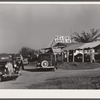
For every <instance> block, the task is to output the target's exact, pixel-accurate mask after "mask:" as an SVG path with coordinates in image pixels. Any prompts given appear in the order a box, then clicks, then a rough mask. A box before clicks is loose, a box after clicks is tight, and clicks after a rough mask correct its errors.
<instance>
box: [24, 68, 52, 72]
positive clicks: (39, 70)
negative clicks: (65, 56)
mask: <svg viewBox="0 0 100 100" xmlns="http://www.w3.org/2000/svg"><path fill="white" fill-rule="evenodd" d="M25 71H30V72H45V71H54V69H53V68H38V69H37V68H35V69H25Z"/></svg>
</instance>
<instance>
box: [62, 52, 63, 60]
mask: <svg viewBox="0 0 100 100" xmlns="http://www.w3.org/2000/svg"><path fill="white" fill-rule="evenodd" d="M62 62H63V52H62Z"/></svg>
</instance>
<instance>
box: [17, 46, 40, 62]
mask: <svg viewBox="0 0 100 100" xmlns="http://www.w3.org/2000/svg"><path fill="white" fill-rule="evenodd" d="M19 53H20V54H21V55H22V56H23V57H24V58H29V61H34V60H36V59H37V55H38V54H39V53H40V51H39V50H34V49H31V48H29V47H22V48H21V50H20V51H19Z"/></svg>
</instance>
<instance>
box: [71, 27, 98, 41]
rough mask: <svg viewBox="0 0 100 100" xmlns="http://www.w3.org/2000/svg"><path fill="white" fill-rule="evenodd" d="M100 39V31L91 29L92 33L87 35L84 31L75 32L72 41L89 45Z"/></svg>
mask: <svg viewBox="0 0 100 100" xmlns="http://www.w3.org/2000/svg"><path fill="white" fill-rule="evenodd" d="M98 37H100V29H94V28H92V29H90V33H86V32H85V31H83V32H82V33H77V32H74V33H73V35H72V39H74V41H76V42H82V43H88V42H93V41H97V40H98Z"/></svg>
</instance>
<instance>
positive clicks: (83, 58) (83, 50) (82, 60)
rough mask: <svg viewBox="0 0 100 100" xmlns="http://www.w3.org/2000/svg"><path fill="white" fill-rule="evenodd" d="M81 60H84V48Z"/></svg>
mask: <svg viewBox="0 0 100 100" xmlns="http://www.w3.org/2000/svg"><path fill="white" fill-rule="evenodd" d="M82 62H84V49H83V57H82Z"/></svg>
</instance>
